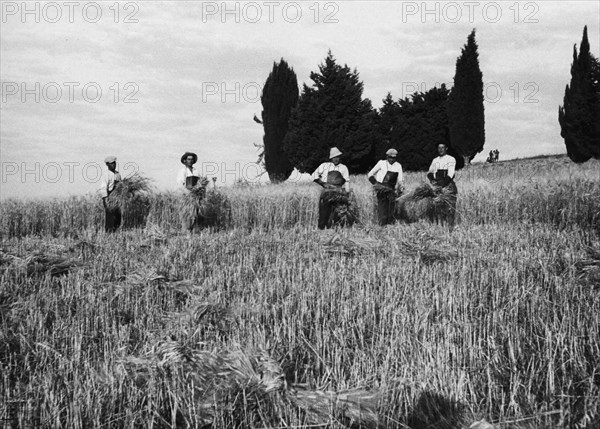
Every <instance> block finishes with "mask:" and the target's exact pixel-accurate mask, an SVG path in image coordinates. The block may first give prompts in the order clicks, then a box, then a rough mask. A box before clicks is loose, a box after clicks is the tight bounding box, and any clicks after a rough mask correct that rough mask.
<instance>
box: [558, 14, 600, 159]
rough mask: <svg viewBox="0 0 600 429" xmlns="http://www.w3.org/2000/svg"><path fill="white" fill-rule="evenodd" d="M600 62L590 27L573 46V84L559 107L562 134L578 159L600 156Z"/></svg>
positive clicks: (585, 29) (572, 153) (569, 86)
mask: <svg viewBox="0 0 600 429" xmlns="http://www.w3.org/2000/svg"><path fill="white" fill-rule="evenodd" d="M599 80H600V63H599V62H598V59H597V58H595V57H594V56H593V55H592V54H591V53H590V43H589V41H588V35H587V26H586V27H584V29H583V38H582V40H581V44H580V45H579V55H578V54H577V45H575V46H573V64H571V85H567V87H566V89H565V97H564V106H559V108H558V122H559V123H560V130H561V131H560V135H561V136H562V137H563V138H564V140H565V146H566V147H567V154H568V155H569V158H571V160H572V161H574V162H585V161H587V160H589V159H590V158H600V82H599Z"/></svg>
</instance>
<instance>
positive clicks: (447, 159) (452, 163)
mask: <svg viewBox="0 0 600 429" xmlns="http://www.w3.org/2000/svg"><path fill="white" fill-rule="evenodd" d="M455 167H456V159H454V157H453V156H450V155H444V156H438V157H437V158H434V159H433V161H431V165H430V166H429V172H430V173H433V174H434V175H435V174H436V173H437V171H438V170H448V177H449V178H451V179H454V169H455Z"/></svg>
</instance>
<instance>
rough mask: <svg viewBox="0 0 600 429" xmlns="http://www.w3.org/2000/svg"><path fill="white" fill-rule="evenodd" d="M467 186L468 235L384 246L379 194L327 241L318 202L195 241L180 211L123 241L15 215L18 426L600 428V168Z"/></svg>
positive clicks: (242, 207)
mask: <svg viewBox="0 0 600 429" xmlns="http://www.w3.org/2000/svg"><path fill="white" fill-rule="evenodd" d="M406 176H407V177H406V185H407V188H411V187H415V186H417V185H418V184H419V183H420V182H421V181H422V180H423V179H424V174H422V173H421V174H417V173H409V174H407V175H406ZM456 182H457V186H458V189H459V194H458V203H457V211H458V218H457V225H456V226H455V227H454V229H452V230H450V229H449V228H448V227H446V226H444V225H437V224H431V223H428V222H418V223H414V224H396V225H393V226H388V227H385V228H382V227H379V226H377V225H376V223H375V213H374V207H375V205H374V197H373V194H372V190H371V187H370V184H369V183H368V182H367V180H366V178H365V177H353V178H352V187H353V192H354V193H355V196H356V201H357V204H358V210H359V215H360V223H359V224H357V225H355V226H353V227H352V228H346V229H332V230H326V231H319V230H317V228H316V224H317V198H318V189H317V186H316V185H313V184H293V183H290V184H284V185H278V186H271V185H265V186H235V187H231V188H221V189H220V191H221V192H223V193H224V194H225V195H226V196H227V199H228V201H229V203H230V206H231V216H230V218H229V219H227V221H226V222H224V223H223V224H221V225H220V226H219V228H212V229H206V230H203V231H201V232H199V233H197V234H194V235H193V236H192V237H188V236H186V235H185V234H183V233H182V232H181V231H180V228H179V225H180V224H179V218H178V213H177V207H178V205H177V204H178V201H177V196H176V195H174V194H168V193H157V194H154V195H152V196H151V197H150V200H151V205H150V211H149V213H146V214H147V219H146V220H145V222H144V223H143V225H139V226H141V227H140V228H133V227H132V228H124V229H122V230H121V231H119V232H118V233H116V234H113V235H106V234H105V233H104V232H103V217H104V213H103V210H102V204H101V203H100V201H99V198H97V197H95V196H82V197H72V198H68V199H56V200H52V199H48V200H36V201H33V200H31V201H23V200H4V201H2V205H1V208H0V239H1V249H0V250H1V252H0V275H1V279H0V280H1V286H0V323H1V324H2V329H1V333H0V374H1V378H2V380H1V383H2V388H1V389H0V425H2V426H4V427H10V428H12V427H19V428H20V427H23V428H29V427H32V428H34V427H35V428H58V427H65V428H91V427H94V428H100V427H110V428H112V427H115V428H116V427H118V428H134V427H136V428H137V427H143V428H174V427H215V428H232V427H240V428H242V427H243V428H275V427H281V428H304V427H307V428H308V427H331V428H335V427H365V428H375V427H377V428H384V427H390V428H414V429H418V428H436V429H441V428H468V427H470V426H471V427H474V428H475V427H478V428H483V427H486V426H484V423H483V421H485V422H488V423H489V424H491V425H493V426H492V427H494V428H546V427H547V428H553V427H569V428H594V427H600V399H599V398H600V316H599V315H600V162H598V161H590V162H588V163H586V164H583V165H575V164H572V163H570V162H569V161H568V159H567V158H566V157H546V158H539V159H528V160H516V161H507V162H501V163H498V164H493V165H473V166H471V167H469V168H468V169H466V170H463V171H461V172H460V173H459V175H458V177H457V180H456ZM475 422H480V424H479V426H477V423H475ZM487 427H490V426H487Z"/></svg>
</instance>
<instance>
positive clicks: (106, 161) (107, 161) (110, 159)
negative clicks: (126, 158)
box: [104, 155, 117, 164]
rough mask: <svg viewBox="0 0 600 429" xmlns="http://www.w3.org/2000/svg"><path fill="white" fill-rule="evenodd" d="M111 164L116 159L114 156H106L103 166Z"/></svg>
mask: <svg viewBox="0 0 600 429" xmlns="http://www.w3.org/2000/svg"><path fill="white" fill-rule="evenodd" d="M111 162H117V157H116V156H114V155H108V156H107V157H106V158H104V163H105V164H110V163H111Z"/></svg>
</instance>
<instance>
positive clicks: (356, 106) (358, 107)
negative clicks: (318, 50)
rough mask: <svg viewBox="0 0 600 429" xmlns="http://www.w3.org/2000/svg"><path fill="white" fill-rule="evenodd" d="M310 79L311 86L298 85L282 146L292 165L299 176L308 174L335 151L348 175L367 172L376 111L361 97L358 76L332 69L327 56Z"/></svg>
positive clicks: (332, 62) (343, 69) (337, 67)
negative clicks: (332, 149)
mask: <svg viewBox="0 0 600 429" xmlns="http://www.w3.org/2000/svg"><path fill="white" fill-rule="evenodd" d="M310 78H311V80H312V81H313V84H312V86H310V87H309V86H307V85H306V84H304V85H303V89H302V95H301V96H300V100H299V101H298V106H297V107H296V108H295V109H294V110H293V111H292V115H291V117H290V128H289V131H288V133H287V136H286V138H285V142H284V150H285V152H286V154H287V155H288V156H289V158H290V160H291V161H292V164H293V165H294V166H295V167H296V168H298V170H299V171H300V172H302V173H312V172H313V171H314V170H315V169H316V168H317V167H318V166H319V164H320V163H321V162H323V161H325V160H326V159H327V158H328V154H329V148H331V147H333V146H336V147H337V148H339V149H340V150H341V151H342V152H343V153H344V155H343V157H342V162H343V163H344V164H346V165H347V166H348V168H349V170H350V172H351V173H364V172H366V171H368V169H369V168H370V164H371V157H370V155H371V150H372V147H373V142H374V141H375V135H376V134H375V126H374V124H375V120H376V112H375V111H374V110H373V107H372V105H371V101H370V100H369V99H364V100H363V98H362V93H363V84H362V82H361V81H360V80H359V76H358V72H357V71H356V70H354V71H351V70H350V69H349V68H348V66H347V65H344V66H343V67H342V66H340V65H338V64H337V63H336V61H335V59H334V57H333V55H332V54H331V51H330V52H329V53H328V55H327V58H326V59H325V63H324V64H321V65H320V66H319V73H315V72H311V74H310Z"/></svg>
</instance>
